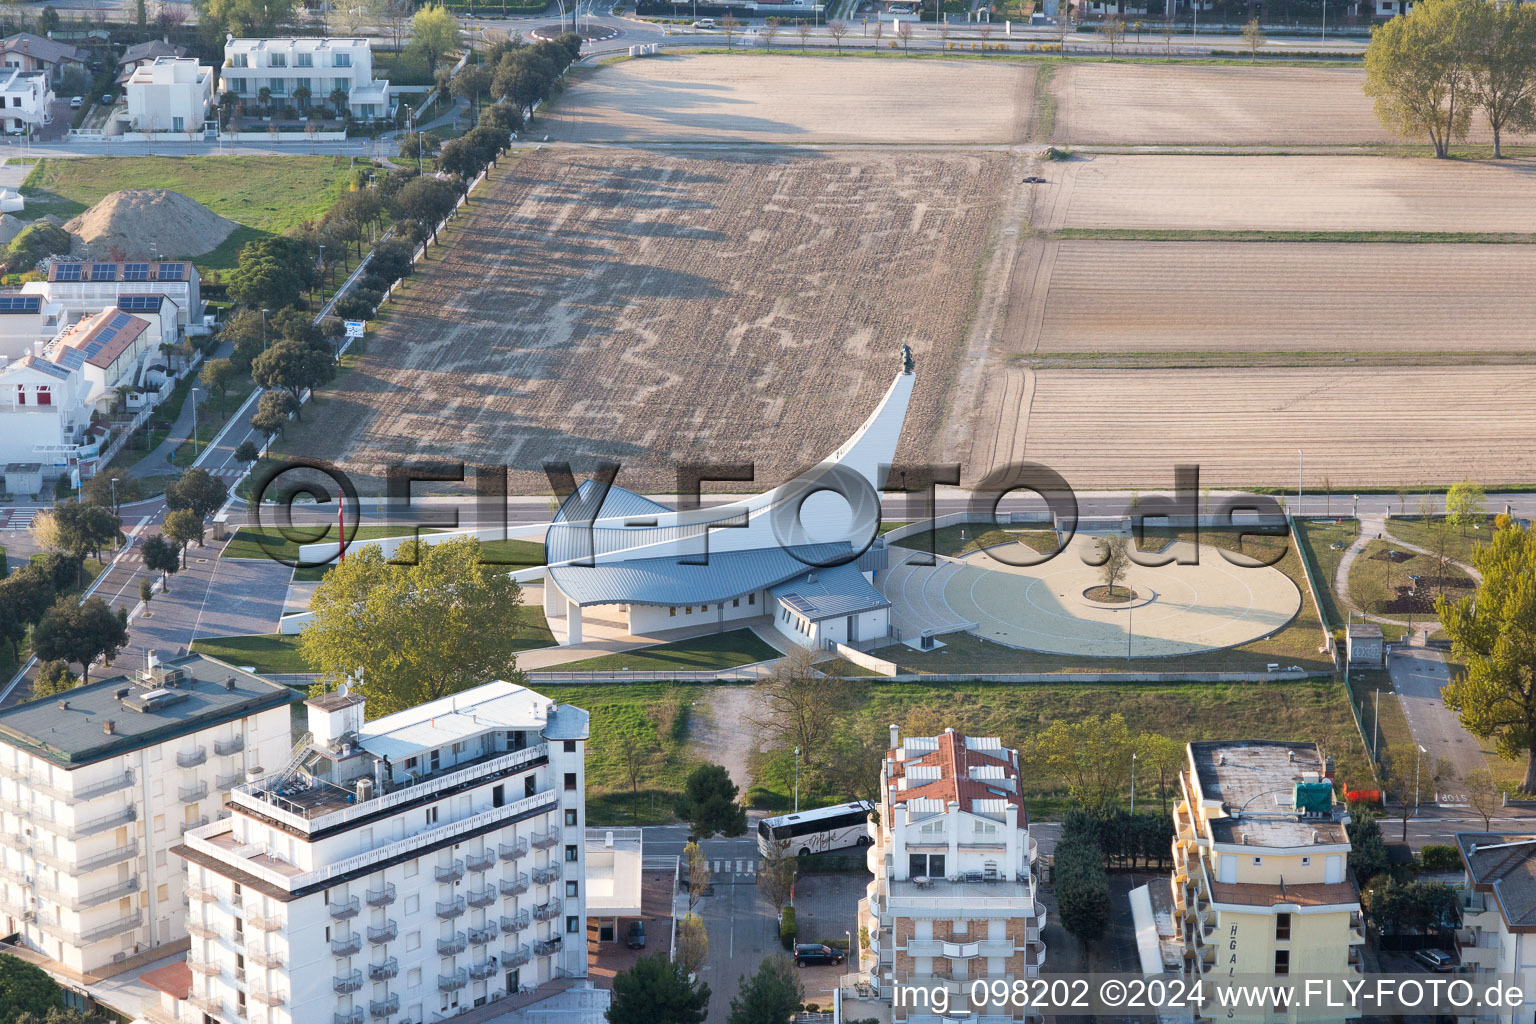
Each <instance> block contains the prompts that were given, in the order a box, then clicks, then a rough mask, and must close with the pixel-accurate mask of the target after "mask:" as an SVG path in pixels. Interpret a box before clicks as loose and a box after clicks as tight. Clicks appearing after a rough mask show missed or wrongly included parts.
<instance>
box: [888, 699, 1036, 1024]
mask: <svg viewBox="0 0 1536 1024" xmlns="http://www.w3.org/2000/svg"><path fill="white" fill-rule="evenodd" d="M890 743H891V750H890V751H889V752H888V753H887V754H886V757H885V762H884V765H883V766H882V768H881V773H880V776H881V781H880V789H881V800H880V815H879V822H878V823H876V822H871V823H870V832H871V835H872V836H873V838H874V844H873V845H872V846H871V847H870V849H869V853H868V857H869V866H870V870H872V871H873V872H874V875H875V878H874V881H873V882H871V883H870V886H869V889H868V893H867V895H866V897H865V899H864V900H862V901H861V903H860V914H859V920H860V923H861V925H862V926H863V927H864V928H865V929H867V930H868V933H869V951H868V953H867V954H866V955H865V956H864V958H863V964H862V966H863V967H864V968H865V969H867V970H868V971H869V974H870V980H871V982H872V984H873V986H874V988H875V989H876V990H877V991H878V992H879V993H880V995H881V997H882V998H884V999H886V1000H892V999H893V995H894V994H895V993H896V992H897V990H898V989H899V988H903V987H905V988H906V989H908V990H910V989H912V988H921V989H924V990H928V991H932V990H934V989H936V988H944V989H946V990H948V992H949V993H950V1008H951V1012H954V1011H956V1010H959V1011H965V1010H967V1009H968V1008H970V1009H974V1011H975V1013H976V1015H975V1016H972V1017H970V1018H968V1019H971V1020H981V1021H989V1020H998V1021H1002V1020H1008V1019H1010V1017H1009V1016H1007V1015H1004V1016H998V1008H997V1007H995V1006H976V1007H969V1004H968V1001H967V1000H968V996H969V994H970V991H971V983H972V982H973V981H976V980H980V979H985V980H987V981H996V980H999V979H1006V980H1008V981H1016V980H1022V979H1024V978H1030V977H1034V976H1035V975H1036V974H1038V973H1039V971H1040V968H1041V966H1042V965H1043V964H1044V963H1045V945H1044V944H1043V943H1042V942H1041V941H1040V929H1041V928H1042V927H1043V926H1044V924H1045V909H1044V907H1043V906H1042V905H1041V904H1040V902H1039V899H1038V893H1037V892H1036V886H1035V876H1034V872H1033V865H1034V862H1035V859H1036V854H1037V852H1038V848H1037V846H1036V844H1035V840H1034V839H1032V838H1031V837H1030V834H1029V819H1028V817H1027V815H1026V814H1025V812H1024V801H1023V798H1022V797H1021V796H1020V793H1019V754H1018V751H1016V750H1013V749H1012V748H1010V747H1005V746H1003V744H1002V742H1001V741H1000V740H998V739H997V738H996V737H990V736H988V737H982V736H963V735H961V734H960V733H957V732H955V731H954V730H953V729H947V730H945V732H944V734H943V735H941V736H908V737H907V738H906V740H905V742H903V741H902V740H901V737H900V734H899V733H898V731H897V728H896V726H894V725H893V726H891V739H890ZM900 1002H901V1001H900V1000H898V1001H896V1004H895V1005H893V1007H892V1018H893V1020H895V1021H896V1022H898V1024H900V1022H909V1024H935V1022H937V1021H938V1020H939V1019H940V1017H939V1013H938V1011H937V1009H936V1008H934V1007H932V1006H924V1005H906V1006H903V1005H900ZM1012 1012H1013V1013H1014V1014H1015V1015H1016V1016H1018V1017H1020V1018H1022V1017H1024V1016H1025V1011H1024V1010H1023V1009H1017V1010H1014V1011H1012Z"/></svg>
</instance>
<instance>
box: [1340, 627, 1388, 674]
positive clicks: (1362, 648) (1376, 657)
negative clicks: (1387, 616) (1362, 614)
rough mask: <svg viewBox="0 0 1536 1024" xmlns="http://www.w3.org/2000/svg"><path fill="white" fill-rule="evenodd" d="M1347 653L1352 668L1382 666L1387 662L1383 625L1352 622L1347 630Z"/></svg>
mask: <svg viewBox="0 0 1536 1024" xmlns="http://www.w3.org/2000/svg"><path fill="white" fill-rule="evenodd" d="M1345 641H1346V643H1347V647H1346V649H1345V654H1346V655H1347V656H1348V658H1349V665H1350V667H1351V668H1381V666H1382V665H1383V664H1384V663H1385V654H1386V651H1385V647H1384V646H1383V644H1382V637H1381V627H1380V626H1376V625H1372V624H1371V623H1369V622H1355V623H1351V624H1350V626H1349V629H1348V630H1347V631H1346V632H1345Z"/></svg>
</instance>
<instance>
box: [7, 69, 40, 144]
mask: <svg viewBox="0 0 1536 1024" xmlns="http://www.w3.org/2000/svg"><path fill="white" fill-rule="evenodd" d="M0 104H3V105H4V109H3V110H0V129H3V130H4V131H5V133H6V134H7V135H20V134H23V133H29V132H35V131H37V129H38V128H40V127H42V126H43V124H44V123H46V122H47V121H48V120H49V119H50V118H51V116H52V115H51V114H50V113H49V108H50V107H51V106H52V104H53V88H52V86H50V85H49V84H48V76H47V74H46V73H44V72H42V71H22V70H20V69H19V68H12V69H11V70H10V71H9V72H6V73H0Z"/></svg>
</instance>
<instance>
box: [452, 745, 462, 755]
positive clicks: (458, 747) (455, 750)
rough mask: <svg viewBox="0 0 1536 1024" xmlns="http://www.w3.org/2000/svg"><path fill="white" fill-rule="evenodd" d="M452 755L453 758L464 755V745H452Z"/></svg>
mask: <svg viewBox="0 0 1536 1024" xmlns="http://www.w3.org/2000/svg"><path fill="white" fill-rule="evenodd" d="M453 753H454V756H455V757H457V756H458V755H459V754H462V753H464V744H463V743H455V744H454V745H453Z"/></svg>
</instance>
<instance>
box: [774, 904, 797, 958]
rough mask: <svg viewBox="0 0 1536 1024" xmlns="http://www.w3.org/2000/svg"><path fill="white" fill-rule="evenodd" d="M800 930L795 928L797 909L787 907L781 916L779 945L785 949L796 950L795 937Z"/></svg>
mask: <svg viewBox="0 0 1536 1024" xmlns="http://www.w3.org/2000/svg"><path fill="white" fill-rule="evenodd" d="M797 934H798V929H797V928H796V926H795V908H794V907H785V908H784V910H783V912H782V913H780V914H779V943H780V944H781V945H782V946H783V947H784V948H785V949H794V948H795V936H796V935H797Z"/></svg>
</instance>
